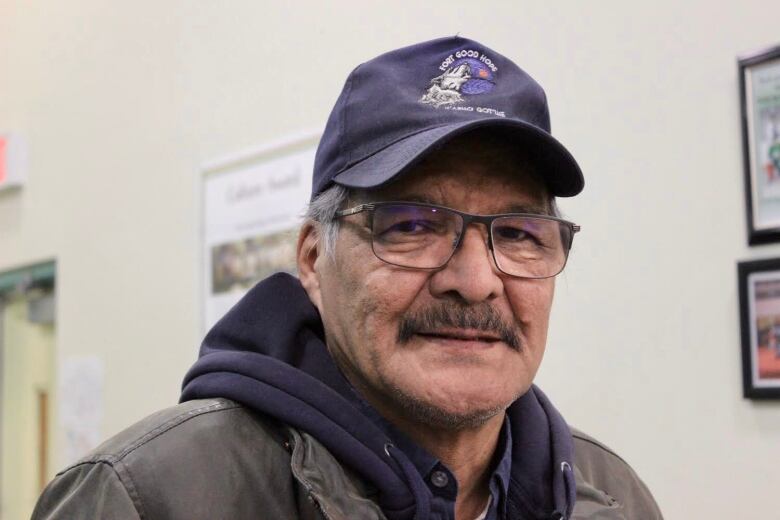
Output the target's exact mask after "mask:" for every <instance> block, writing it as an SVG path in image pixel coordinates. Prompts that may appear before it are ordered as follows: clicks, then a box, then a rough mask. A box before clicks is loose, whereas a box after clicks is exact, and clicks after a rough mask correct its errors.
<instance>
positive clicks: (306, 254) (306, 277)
mask: <svg viewBox="0 0 780 520" xmlns="http://www.w3.org/2000/svg"><path fill="white" fill-rule="evenodd" d="M319 238H320V237H319V229H318V227H317V226H316V225H315V224H314V223H313V222H312V221H310V220H307V221H306V222H305V223H304V224H303V226H302V227H301V231H300V233H299V234H298V251H297V258H296V259H297V262H298V278H299V279H300V280H301V285H303V288H304V290H305V291H306V293H307V294H308V295H309V299H310V300H311V301H312V303H314V306H315V307H317V309H318V310H319V311H320V314H322V294H321V291H320V273H319V271H318V266H319V262H318V260H319V259H320V255H321V254H324V252H323V251H322V247H321V244H320V240H319Z"/></svg>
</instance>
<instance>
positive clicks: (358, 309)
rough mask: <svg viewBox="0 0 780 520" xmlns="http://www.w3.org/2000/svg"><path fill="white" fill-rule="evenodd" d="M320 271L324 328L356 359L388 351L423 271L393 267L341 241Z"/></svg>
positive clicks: (417, 290) (424, 276)
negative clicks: (372, 351) (332, 259)
mask: <svg viewBox="0 0 780 520" xmlns="http://www.w3.org/2000/svg"><path fill="white" fill-rule="evenodd" d="M342 246H346V247H342ZM349 246H353V247H349ZM345 252H346V253H345ZM320 273H321V278H320V280H321V286H322V299H323V309H322V317H323V320H324V321H325V326H326V330H327V331H329V332H330V334H331V335H332V339H334V340H335V341H336V342H337V343H338V344H339V347H340V348H341V349H343V350H347V351H350V352H351V353H352V355H353V356H355V359H358V358H362V357H364V356H365V355H367V353H368V351H370V350H382V349H384V348H389V346H388V345H390V344H391V343H392V342H394V341H395V338H396V335H397V331H398V322H399V319H400V316H402V315H403V314H404V313H405V312H406V311H407V310H408V309H409V308H410V307H411V305H412V303H413V302H414V301H415V299H416V298H417V296H418V294H419V293H420V292H421V291H422V290H423V288H424V287H425V281H426V279H427V273H426V272H423V271H409V270H405V269H401V268H397V267H394V266H391V265H389V264H386V263H384V262H382V261H381V260H379V259H378V258H376V257H375V256H374V255H373V253H372V252H371V251H370V249H369V250H365V248H363V247H361V246H360V245H356V246H355V245H354V244H347V243H345V242H342V243H340V244H339V247H338V248H337V253H336V258H335V262H334V261H331V260H324V261H323V264H322V266H321V271H320Z"/></svg>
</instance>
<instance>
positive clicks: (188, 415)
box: [114, 401, 239, 461]
mask: <svg viewBox="0 0 780 520" xmlns="http://www.w3.org/2000/svg"><path fill="white" fill-rule="evenodd" d="M228 403H229V404H227V403H226V402H225V401H219V402H216V403H214V404H210V405H207V406H203V407H200V408H196V409H194V410H190V411H189V412H184V413H182V414H179V415H177V416H176V417H174V418H172V419H170V420H169V421H167V422H165V423H163V424H161V425H160V426H158V427H157V428H154V429H153V430H150V431H148V432H147V433H146V434H145V435H143V436H142V437H140V438H139V439H137V440H136V441H135V442H134V443H132V444H130V445H129V446H128V447H127V448H125V449H124V450H122V451H121V452H120V453H119V454H118V455H114V457H115V460H116V461H120V460H122V459H124V458H125V457H127V456H128V455H129V454H130V453H132V452H134V451H135V450H137V449H138V448H140V447H141V446H143V445H144V444H146V443H147V442H149V441H151V440H152V439H155V438H156V437H159V436H160V435H162V434H163V433H165V432H167V431H168V430H170V429H172V428H175V427H176V426H179V425H180V424H183V423H185V422H187V421H189V420H190V419H193V418H195V417H197V416H199V415H204V414H207V413H211V412H216V411H219V410H229V409H231V408H239V405H238V404H236V403H232V402H228Z"/></svg>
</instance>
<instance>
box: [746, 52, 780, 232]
mask: <svg viewBox="0 0 780 520" xmlns="http://www.w3.org/2000/svg"><path fill="white" fill-rule="evenodd" d="M739 71H740V79H741V82H740V94H741V108H742V135H743V149H744V152H743V153H744V168H745V194H746V202H747V204H746V207H747V212H748V215H747V221H748V242H749V243H750V244H760V243H766V242H777V241H780V46H778V47H774V48H772V49H768V50H763V51H761V52H758V53H753V54H751V55H749V56H743V57H742V58H740V59H739Z"/></svg>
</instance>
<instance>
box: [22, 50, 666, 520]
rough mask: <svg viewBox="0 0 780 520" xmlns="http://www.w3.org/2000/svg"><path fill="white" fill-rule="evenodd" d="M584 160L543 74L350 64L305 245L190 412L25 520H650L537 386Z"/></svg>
mask: <svg viewBox="0 0 780 520" xmlns="http://www.w3.org/2000/svg"><path fill="white" fill-rule="evenodd" d="M582 187H583V179H582V174H581V172H580V169H579V167H578V166H577V163H576V162H575V160H574V159H573V158H572V156H571V155H570V154H569V153H568V152H567V151H566V149H565V148H564V147H563V145H561V144H560V143H559V142H558V141H556V140H555V139H554V138H553V137H552V136H551V135H550V133H549V113H548V109H547V104H546V98H545V95H544V92H543V91H542V89H541V87H540V86H539V85H538V84H537V83H536V82H535V81H534V80H533V79H531V78H530V77H529V76H528V75H527V74H526V73H525V72H523V71H522V70H520V69H519V68H518V67H517V66H516V65H515V64H514V63H512V62H511V61H509V60H508V59H507V58H505V57H503V56H501V55H500V54H498V53H496V52H494V51H492V50H491V49H489V48H487V47H485V46H484V45H482V44H480V43H478V42H475V41H471V40H467V39H464V38H459V37H454V38H444V39H439V40H434V41H430V42H425V43H421V44H419V45H414V46H411V47H407V48H403V49H400V50H396V51H393V52H390V53H387V54H384V55H382V56H379V57H378V58H376V59H374V60H371V61H369V62H367V63H364V64H363V65H361V66H359V67H358V68H357V69H355V70H354V71H353V72H352V73H351V74H350V76H349V78H348V79H347V82H346V85H345V87H344V90H343V91H342V93H341V96H340V97H339V99H338V101H337V103H336V105H335V107H334V109H333V112H332V114H331V116H330V119H329V121H328V124H327V126H326V128H325V132H324V134H323V137H322V140H321V142H320V147H319V150H318V152H317V158H316V162H315V167H314V182H313V188H312V201H311V204H310V208H309V212H308V218H307V220H306V222H305V223H304V225H303V227H302V229H301V232H300V236H299V240H298V270H299V280H298V279H296V278H293V277H291V276H288V275H275V276H272V277H271V278H269V279H267V280H265V281H263V282H261V283H260V284H258V285H257V286H256V287H255V288H254V289H252V290H251V291H250V292H249V294H248V295H247V296H246V297H245V298H244V299H243V300H242V301H241V302H239V303H238V304H237V305H236V307H234V308H233V309H232V310H231V311H230V312H229V313H228V314H227V315H226V316H225V317H224V318H223V319H222V320H221V321H220V322H219V323H218V324H217V325H216V326H215V327H214V329H212V330H211V331H210V332H209V334H208V335H207V336H206V339H205V340H204V343H203V346H202V348H201V356H200V359H199V360H198V361H197V362H196V363H195V365H194V367H193V368H192V369H191V370H190V372H189V373H188V374H187V376H186V378H185V382H184V388H183V392H182V404H180V405H179V406H177V407H174V408H172V409H168V410H165V411H162V412H159V413H158V414H156V415H153V416H151V417H149V418H147V419H146V420H144V421H142V422H141V423H139V424H136V425H135V426H133V427H131V428H129V429H128V430H126V431H124V432H123V433H121V434H119V435H118V436H117V437H115V438H114V439H111V440H109V441H108V442H107V443H105V444H104V445H103V446H101V447H99V448H98V449H97V450H95V451H94V452H93V453H92V454H91V455H89V456H87V457H86V458H85V459H84V460H83V461H82V462H80V463H78V464H76V465H75V466H73V467H71V468H69V469H67V470H65V471H64V472H63V473H61V474H60V475H58V477H57V478H56V479H55V480H54V482H53V483H52V484H50V486H49V488H48V489H47V491H46V492H45V493H44V495H43V496H42V497H41V499H40V501H39V504H38V506H37V509H36V512H35V514H34V518H36V519H60V518H120V519H124V518H127V519H139V518H140V519H145V518H150V519H152V518H153V519H162V518H165V519H185V518H186V519H193V518H210V519H211V518H229V519H234V520H241V519H250V518H253V519H254V518H283V519H286V518H326V519H331V520H335V519H341V518H358V519H381V518H388V519H406V518H408V519H434V518H435V519H443V518H457V519H465V520H473V519H510V518H511V519H515V518H523V519H561V518H591V519H596V518H599V519H618V518H630V519H641V520H648V519H656V518H661V514H660V512H659V510H658V508H657V506H656V505H655V502H654V501H653V499H652V497H651V495H650V493H649V492H648V490H647V489H646V488H645V486H644V485H643V484H642V482H641V481H640V480H639V478H638V477H637V476H636V475H635V473H634V472H633V471H632V470H631V468H630V467H629V466H628V465H627V464H626V463H625V462H623V461H622V460H621V459H620V458H619V457H618V456H617V455H615V454H614V453H612V452H611V451H609V450H608V449H607V448H605V447H603V446H602V445H600V444H599V443H597V442H596V441H594V440H593V439H590V438H589V437H586V436H584V435H582V434H580V433H576V432H575V433H574V434H572V433H571V431H570V430H569V428H568V426H567V425H566V423H565V422H564V420H563V419H562V417H561V416H560V415H559V414H558V412H557V411H556V410H555V408H553V406H552V404H551V403H550V402H549V401H548V400H547V398H546V397H545V396H544V394H543V393H542V392H541V391H540V390H539V389H538V388H536V387H535V386H533V385H532V381H533V378H534V376H535V374H536V371H537V369H538V367H539V364H540V362H541V359H542V354H543V352H544V348H545V343H546V336H547V325H548V318H549V314H550V307H551V305H552V299H553V291H554V285H555V276H556V275H557V274H558V273H560V272H561V271H562V270H563V268H564V265H565V263H566V259H567V256H568V252H569V249H570V247H571V243H572V239H573V237H574V234H575V233H576V232H577V231H578V230H579V228H578V226H576V225H574V224H572V223H570V222H567V221H565V220H562V219H561V218H559V217H558V215H557V209H556V205H555V197H556V196H572V195H576V194H577V193H578V192H579V191H580V190H581V189H582Z"/></svg>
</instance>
